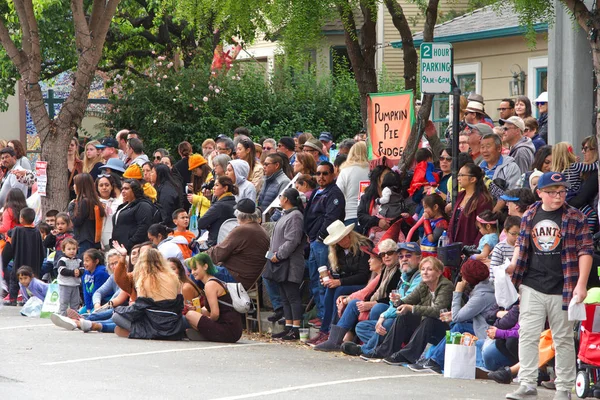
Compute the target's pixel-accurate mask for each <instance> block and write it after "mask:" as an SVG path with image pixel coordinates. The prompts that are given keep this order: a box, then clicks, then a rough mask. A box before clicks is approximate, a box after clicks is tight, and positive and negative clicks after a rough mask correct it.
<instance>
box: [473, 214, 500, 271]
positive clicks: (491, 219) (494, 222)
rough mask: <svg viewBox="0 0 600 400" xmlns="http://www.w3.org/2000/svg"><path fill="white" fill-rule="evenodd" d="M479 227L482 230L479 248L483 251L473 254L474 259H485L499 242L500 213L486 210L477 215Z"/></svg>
mask: <svg viewBox="0 0 600 400" xmlns="http://www.w3.org/2000/svg"><path fill="white" fill-rule="evenodd" d="M477 229H479V232H481V235H482V236H481V239H479V246H477V250H479V251H480V252H481V253H479V254H475V255H473V256H471V258H472V259H474V260H479V261H484V260H486V259H487V258H488V256H489V255H490V253H491V252H492V250H493V249H494V247H495V246H496V245H497V244H498V214H496V213H495V212H492V211H489V210H486V211H484V212H482V213H481V214H479V215H478V216H477Z"/></svg>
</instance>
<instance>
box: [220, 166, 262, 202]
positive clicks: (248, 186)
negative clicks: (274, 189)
mask: <svg viewBox="0 0 600 400" xmlns="http://www.w3.org/2000/svg"><path fill="white" fill-rule="evenodd" d="M249 171H250V168H249V166H248V163H247V162H246V161H244V160H231V161H229V164H227V170H226V171H225V175H227V176H228V177H229V178H230V179H231V180H232V181H233V183H235V185H236V186H237V187H238V192H239V194H238V195H237V196H235V201H236V202H239V201H240V200H242V199H250V200H252V201H254V202H255V201H256V188H255V187H254V185H253V184H252V182H250V181H249V180H248V179H246V177H247V176H248V172H249Z"/></svg>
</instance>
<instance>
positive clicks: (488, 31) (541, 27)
mask: <svg viewBox="0 0 600 400" xmlns="http://www.w3.org/2000/svg"><path fill="white" fill-rule="evenodd" d="M533 28H534V30H535V31H536V32H547V31H548V24H547V23H536V24H535V25H534V27H533ZM525 32H526V28H525V27H524V26H521V25H520V24H519V17H518V15H517V13H516V12H515V11H514V9H513V8H512V6H509V5H502V6H501V8H498V6H497V5H490V6H487V7H483V8H480V9H477V10H475V11H472V12H470V13H467V14H465V15H461V16H460V17H456V18H454V19H451V20H450V21H446V22H444V23H442V24H438V25H436V26H435V28H434V34H433V37H434V39H433V41H434V42H447V43H457V42H468V41H473V40H483V39H492V38H499V37H508V36H517V35H523V34H524V33H525ZM413 38H414V43H415V46H419V45H420V44H421V43H423V32H419V33H417V34H416V35H414V36H413ZM392 46H393V47H397V48H401V47H402V41H398V42H392Z"/></svg>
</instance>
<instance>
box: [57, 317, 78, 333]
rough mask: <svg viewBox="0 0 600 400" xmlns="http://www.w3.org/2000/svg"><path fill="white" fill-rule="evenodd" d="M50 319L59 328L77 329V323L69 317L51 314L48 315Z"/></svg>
mask: <svg viewBox="0 0 600 400" xmlns="http://www.w3.org/2000/svg"><path fill="white" fill-rule="evenodd" d="M50 320H51V321H52V323H53V324H54V325H56V326H58V327H60V328H65V329H67V330H70V331H73V330H75V329H77V324H76V323H75V321H73V320H72V319H71V318H68V317H63V316H62V315H59V314H52V315H51V316H50Z"/></svg>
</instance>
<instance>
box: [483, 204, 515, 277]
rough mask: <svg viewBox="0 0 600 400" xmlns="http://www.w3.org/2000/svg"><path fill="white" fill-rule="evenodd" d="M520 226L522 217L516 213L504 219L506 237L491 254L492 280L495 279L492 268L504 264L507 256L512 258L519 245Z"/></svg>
mask: <svg viewBox="0 0 600 400" xmlns="http://www.w3.org/2000/svg"><path fill="white" fill-rule="evenodd" d="M520 226H521V218H520V217H517V216H516V215H510V216H509V217H508V218H506V221H504V232H506V239H504V240H502V241H501V242H500V243H498V244H497V245H496V246H495V247H494V250H492V253H491V254H490V282H491V281H493V280H494V273H493V272H492V268H493V267H496V266H498V265H502V264H503V263H504V261H505V260H506V259H507V258H508V259H509V260H512V257H513V253H514V251H515V246H516V245H517V238H518V237H519V233H520Z"/></svg>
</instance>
